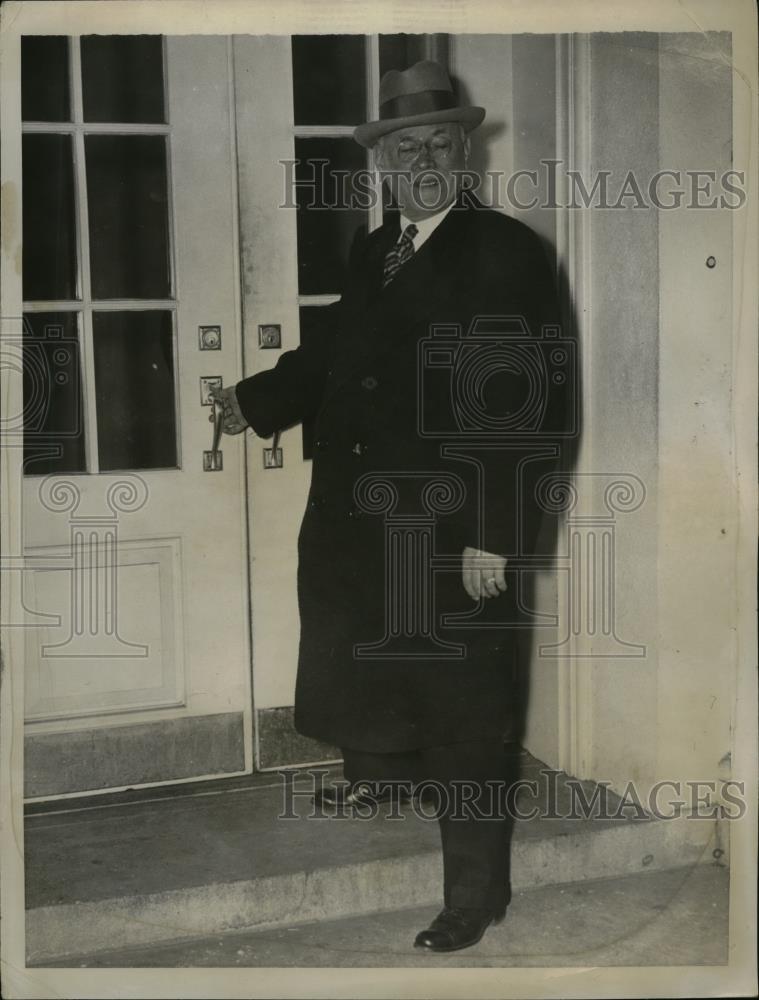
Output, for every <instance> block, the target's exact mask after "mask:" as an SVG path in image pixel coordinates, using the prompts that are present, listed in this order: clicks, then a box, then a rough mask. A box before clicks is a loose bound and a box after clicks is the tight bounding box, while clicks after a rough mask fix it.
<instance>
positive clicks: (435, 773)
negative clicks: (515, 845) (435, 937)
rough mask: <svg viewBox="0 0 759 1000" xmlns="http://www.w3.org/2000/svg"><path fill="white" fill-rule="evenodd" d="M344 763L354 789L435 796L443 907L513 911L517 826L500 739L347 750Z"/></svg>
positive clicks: (344, 753) (346, 773) (347, 777)
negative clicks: (418, 789)
mask: <svg viewBox="0 0 759 1000" xmlns="http://www.w3.org/2000/svg"><path fill="white" fill-rule="evenodd" d="M343 761H344V768H345V777H346V779H347V780H348V781H349V782H351V783H352V784H355V783H357V782H360V781H364V782H368V783H369V784H374V783H377V784H380V785H381V783H382V782H403V783H409V782H410V783H412V784H413V785H420V784H422V783H424V784H425V786H426V790H428V791H429V792H430V796H431V797H432V796H437V801H438V802H439V807H438V809H437V818H438V821H439V824H440V837H441V840H442V844H443V872H444V902H445V905H446V906H452V907H481V908H484V909H492V910H496V911H497V910H501V909H503V908H504V907H505V906H507V905H508V903H509V900H510V899H511V886H510V881H509V876H510V850H511V831H512V826H513V823H512V821H511V820H510V819H509V818H508V810H507V808H506V797H507V795H506V793H507V788H508V782H509V775H508V769H507V761H506V755H505V751H504V746H503V741H502V740H500V739H498V740H494V739H489V740H473V741H468V742H466V743H448V744H445V745H444V746H435V747H424V748H422V749H419V750H411V751H408V752H406V753H366V752H365V751H362V750H351V749H348V748H345V747H344V748H343ZM433 782H434V785H433V784H432V783H433ZM488 782H489V783H490V784H486V783H488ZM438 789H439V791H438ZM425 812H426V810H425ZM483 816H484V817H487V818H481V817H483Z"/></svg>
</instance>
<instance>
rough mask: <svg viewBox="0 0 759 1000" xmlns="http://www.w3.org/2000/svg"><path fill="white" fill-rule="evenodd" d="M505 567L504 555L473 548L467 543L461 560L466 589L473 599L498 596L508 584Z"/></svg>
mask: <svg viewBox="0 0 759 1000" xmlns="http://www.w3.org/2000/svg"><path fill="white" fill-rule="evenodd" d="M505 568H506V559H505V558H504V556H497V555H494V554H493V553H492V552H483V551H482V549H472V548H470V547H469V546H468V545H467V546H466V548H465V549H464V553H463V556H462V560H461V576H462V578H463V581H464V589H465V590H466V592H467V594H469V596H470V597H471V598H472V600H473V601H479V600H480V598H481V597H498V595H499V594H500V593H502V592H503V591H504V590H506V586H507V584H506V578H505V576H504V572H503V571H504V570H505Z"/></svg>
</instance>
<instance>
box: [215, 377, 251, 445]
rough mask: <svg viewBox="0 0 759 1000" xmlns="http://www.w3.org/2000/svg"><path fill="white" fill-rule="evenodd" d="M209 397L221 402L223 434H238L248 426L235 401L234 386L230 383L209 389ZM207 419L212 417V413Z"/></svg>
mask: <svg viewBox="0 0 759 1000" xmlns="http://www.w3.org/2000/svg"><path fill="white" fill-rule="evenodd" d="M209 395H210V396H211V399H213V400H215V401H216V402H217V403H219V404H221V408H222V412H223V415H224V416H223V423H222V430H223V431H224V433H225V434H239V433H240V432H241V431H244V430H245V428H246V427H247V426H248V421H247V420H246V419H245V417H244V416H243V415H242V410H241V409H240V404H239V403H238V402H237V393H236V392H235V387H234V386H233V385H230V386H229V387H228V388H226V389H215V388H212V389H210V390H209ZM209 419H213V414H211V417H210V418H209Z"/></svg>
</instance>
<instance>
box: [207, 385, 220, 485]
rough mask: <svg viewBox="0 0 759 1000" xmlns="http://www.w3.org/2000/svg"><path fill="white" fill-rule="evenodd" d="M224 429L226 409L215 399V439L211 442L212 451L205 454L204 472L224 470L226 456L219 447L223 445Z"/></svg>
mask: <svg viewBox="0 0 759 1000" xmlns="http://www.w3.org/2000/svg"><path fill="white" fill-rule="evenodd" d="M223 429H224V409H223V407H222V405H221V403H220V402H219V401H218V400H216V399H214V401H213V438H212V441H211V450H210V451H204V452H203V471H204V472H221V471H222V469H223V468H224V455H223V452H222V451H220V449H219V445H220V444H221V432H222V430H223Z"/></svg>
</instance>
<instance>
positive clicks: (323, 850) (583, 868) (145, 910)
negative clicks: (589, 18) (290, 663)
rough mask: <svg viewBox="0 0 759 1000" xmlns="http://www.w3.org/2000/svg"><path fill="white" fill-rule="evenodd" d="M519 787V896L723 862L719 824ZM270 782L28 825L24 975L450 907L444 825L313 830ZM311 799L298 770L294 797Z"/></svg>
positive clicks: (411, 821)
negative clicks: (144, 951)
mask: <svg viewBox="0 0 759 1000" xmlns="http://www.w3.org/2000/svg"><path fill="white" fill-rule="evenodd" d="M541 769H542V770H541ZM543 774H545V778H544V779H543V778H541V775H543ZM522 776H523V777H530V776H533V777H534V778H535V779H537V780H538V781H539V790H538V795H537V796H533V797H532V798H529V800H527V799H525V798H524V797H522V798H520V799H519V807H520V809H521V810H522V811H523V812H527V811H528V810H529V808H530V806H536V807H537V808H538V811H539V816H538V817H537V818H535V819H531V820H522V821H518V822H517V823H516V827H515V832H514V841H513V847H512V873H513V877H512V883H513V887H514V889H515V891H519V890H524V889H531V888H536V887H539V886H547V885H557V884H562V883H570V882H581V881H583V880H587V879H598V878H606V877H614V876H623V875H631V874H635V873H637V872H641V871H649V872H650V871H657V870H667V869H673V868H677V867H681V866H685V865H688V866H690V865H693V864H698V863H699V862H711V861H713V851H714V850H715V849H717V850H718V845H717V844H716V840H715V837H716V832H715V826H714V824H713V823H710V822H706V821H702V820H687V819H678V820H651V819H639V818H638V819H636V818H633V817H632V816H630V815H627V816H623V817H621V818H617V819H614V818H608V817H607V818H592V817H591V818H585V817H583V816H582V814H578V815H573V812H575V813H576V812H577V810H576V808H575V809H574V810H573V802H572V788H571V781H570V780H569V779H568V778H567V776H566V775H562V774H557V772H548V771H546V769H545V768H543V766H542V765H540V764H539V762H537V761H533V760H532V759H527V760H525V761H523V762H522ZM260 778H261V776H259V781H258V782H256V783H255V784H253V785H251V786H248V787H245V786H242V787H240V786H237V787H232V788H229V789H226V790H225V789H223V788H221V789H219V788H214V789H213V790H210V791H208V792H198V791H193V792H192V793H191V794H188V795H187V796H186V797H184V798H183V797H176V796H175V797H171V798H167V799H165V800H164V801H156V800H152V801H145V802H136V803H132V804H128V805H103V806H99V807H95V808H90V809H82V810H79V809H73V810H72V811H67V810H66V809H65V807H63V808H61V809H58V810H55V811H51V812H47V813H43V814H38V815H35V816H30V817H28V818H27V820H26V825H25V856H26V871H27V877H26V898H27V921H26V940H27V961H28V963H29V964H30V965H32V964H35V965H55V964H56V959H63V958H65V957H66V956H73V955H80V954H85V953H86V954H94V953H97V952H99V951H106V950H109V949H114V948H125V947H139V946H152V945H158V944H161V943H168V942H177V941H181V940H183V939H189V938H197V937H203V936H207V935H210V934H220V933H228V932H231V931H242V930H248V929H252V928H257V929H264V928H273V927H278V926H285V925H289V924H293V923H296V922H297V923H300V922H304V921H313V920H315V921H323V920H333V919H338V918H340V917H344V916H348V915H352V914H370V913H376V912H379V911H389V910H398V909H403V908H407V907H415V906H418V907H421V906H428V905H430V906H434V905H437V904H439V903H440V902H441V887H442V862H441V855H440V848H439V839H438V838H439V835H438V830H437V823H436V822H434V821H433V820H432V819H430V818H425V817H424V815H423V814H422V813H423V807H420V806H413V807H412V806H411V805H406V806H404V807H403V808H402V809H401V810H400V811H397V810H396V811H395V812H394V814H391V815H394V818H390V816H388V815H386V813H387V810H383V811H381V812H380V814H379V815H378V816H376V817H374V818H372V819H355V818H353V819H351V818H337V817H327V816H322V817H321V818H307V817H308V816H309V814H310V813H311V811H312V810H311V806H310V799H309V797H308V796H307V795H306V794H303V795H301V796H298V797H297V798H296V799H295V800H294V801H293V802H289V803H285V799H284V797H283V786H282V781H281V779H280V778H279V777H278V776H267V777H266V780H265V781H262V780H260ZM311 787H312V779H311V778H309V777H308V775H307V774H300V775H299V777H298V778H297V781H296V788H298V789H300V790H301V791H303V792H304V793H305V791H308V790H310V788H311ZM582 787H583V788H584V790H585V792H586V798H587V799H588V800H589V799H590V796H591V793H592V790H593V786H592V785H591V784H585V785H583V786H582ZM617 802H618V800H617ZM549 803H550V808H549ZM612 811H613V810H612ZM288 812H289V814H290V817H291V818H280V817H281V816H282V815H283V814H286V813H288Z"/></svg>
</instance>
